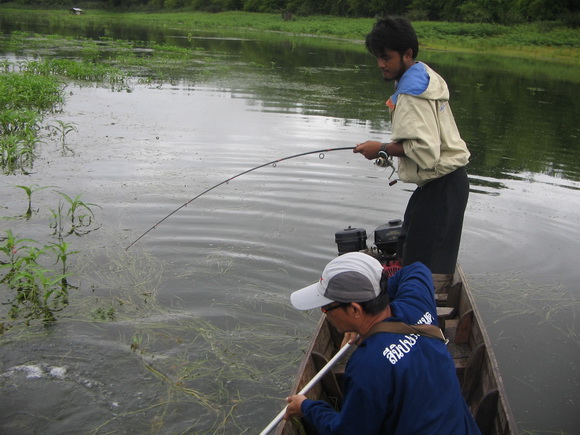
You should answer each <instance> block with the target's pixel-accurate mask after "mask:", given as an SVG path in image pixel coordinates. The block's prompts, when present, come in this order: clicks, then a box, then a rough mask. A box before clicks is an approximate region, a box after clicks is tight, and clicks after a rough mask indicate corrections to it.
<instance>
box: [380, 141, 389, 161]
mask: <svg viewBox="0 0 580 435" xmlns="http://www.w3.org/2000/svg"><path fill="white" fill-rule="evenodd" d="M388 145H389V144H388V143H387V142H384V143H382V144H381V149H380V151H381V152H383V153H385V154H386V155H387V157H390V155H389V152H388V151H387V146H388Z"/></svg>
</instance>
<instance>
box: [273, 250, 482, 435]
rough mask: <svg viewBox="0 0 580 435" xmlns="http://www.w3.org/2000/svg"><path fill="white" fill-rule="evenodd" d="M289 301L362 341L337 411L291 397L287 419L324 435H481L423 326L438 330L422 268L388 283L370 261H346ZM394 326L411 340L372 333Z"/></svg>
mask: <svg viewBox="0 0 580 435" xmlns="http://www.w3.org/2000/svg"><path fill="white" fill-rule="evenodd" d="M291 301H292V305H294V307H295V308H297V309H299V310H310V309H314V308H321V309H322V312H324V313H326V316H327V319H328V321H329V322H330V323H331V324H332V325H334V326H335V327H336V328H337V329H338V331H339V332H342V333H346V332H355V333H357V334H358V335H359V341H358V348H357V349H356V351H355V352H354V353H353V354H352V356H351V357H350V359H349V361H348V364H347V366H346V372H345V376H344V401H343V405H342V409H341V410H340V411H336V410H334V409H333V408H332V407H331V406H330V405H329V404H327V403H326V402H323V401H313V400H309V399H306V397H305V396H303V395H295V396H291V397H288V398H287V401H288V403H289V404H288V408H287V411H286V415H285V416H284V418H285V419H288V418H290V417H293V416H303V417H304V419H306V421H308V422H310V423H312V424H313V425H314V426H315V427H316V429H317V430H318V432H319V433H321V434H365V435H368V434H395V433H396V434H430V435H432V434H454V435H458V434H479V433H480V432H479V429H478V427H477V425H476V423H475V421H474V419H473V417H472V416H471V414H470V412H469V409H468V407H467V405H466V403H465V401H464V399H463V397H462V396H461V391H460V388H459V381H458V379H457V375H456V373H455V368H454V365H453V360H452V358H451V356H450V354H449V352H448V351H447V348H446V347H445V343H444V341H443V339H442V334H440V335H439V337H438V336H437V335H435V334H432V333H431V334H427V333H425V329H429V328H432V329H434V330H435V331H437V332H439V333H440V330H438V328H434V327H433V326H430V327H429V326H427V327H425V326H421V325H431V324H436V322H437V308H436V305H435V299H434V293H433V281H432V278H431V271H430V270H429V269H428V268H427V267H426V266H424V265H423V264H421V263H413V264H411V265H409V266H406V267H404V268H403V269H401V270H400V271H399V272H397V273H396V274H395V275H394V276H392V277H391V278H386V276H385V275H384V274H383V267H382V266H381V264H380V263H379V261H377V260H376V259H375V258H373V257H371V256H369V255H367V254H364V253H360V252H351V253H347V254H343V255H341V256H339V257H337V258H335V259H334V260H332V261H331V262H330V263H329V264H328V265H327V266H326V268H325V269H324V271H323V272H322V277H321V278H320V280H319V281H318V282H317V283H315V284H312V285H310V286H308V287H305V288H303V289H301V290H298V291H295V292H294V293H292V295H291ZM393 322H403V323H404V324H407V325H411V327H409V326H407V325H402V326H404V327H406V328H409V330H410V332H403V333H392V332H387V333H385V332H384V331H378V332H379V333H377V332H376V331H377V328H379V329H380V328H381V327H382V326H383V325H381V324H382V323H389V324H390V325H388V326H390V327H393V326H394V325H395V324H394V323H393ZM397 324H398V325H400V323H397ZM395 326H396V325H395ZM387 329H388V328H387Z"/></svg>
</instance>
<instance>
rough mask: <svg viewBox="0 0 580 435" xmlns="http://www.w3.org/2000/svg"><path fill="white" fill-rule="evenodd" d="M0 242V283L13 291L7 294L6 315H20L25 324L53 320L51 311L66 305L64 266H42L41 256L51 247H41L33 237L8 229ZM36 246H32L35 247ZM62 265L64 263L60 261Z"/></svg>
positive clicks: (14, 317) (15, 316)
mask: <svg viewBox="0 0 580 435" xmlns="http://www.w3.org/2000/svg"><path fill="white" fill-rule="evenodd" d="M5 234H6V237H5V238H4V240H3V242H2V243H1V244H0V253H2V254H3V258H1V259H0V271H2V272H3V274H2V275H1V278H0V284H5V285H6V286H7V287H8V288H9V289H10V290H12V291H13V296H9V297H8V302H7V304H8V305H10V310H9V311H8V315H9V317H10V318H11V319H17V318H24V319H26V321H27V324H29V322H30V321H31V320H34V319H39V318H41V319H42V320H44V321H45V322H52V321H54V320H56V318H55V315H54V314H55V312H57V311H60V310H62V309H63V308H64V307H65V306H66V305H68V284H67V282H66V277H67V276H68V273H66V266H64V267H63V273H59V272H56V271H55V270H54V269H52V268H49V267H45V266H43V265H42V263H41V257H45V256H46V255H45V254H46V253H47V251H48V250H49V249H51V247H47V246H42V247H38V246H39V244H38V242H36V241H35V240H33V239H29V238H20V237H19V236H16V235H14V234H13V233H12V231H11V230H7V231H6V232H5ZM35 245H36V246H35ZM63 264H64V263H63Z"/></svg>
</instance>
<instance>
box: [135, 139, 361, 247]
mask: <svg viewBox="0 0 580 435" xmlns="http://www.w3.org/2000/svg"><path fill="white" fill-rule="evenodd" d="M354 148H355V147H339V148H328V149H324V150H316V151H307V152H305V153H300V154H294V155H292V156H288V157H282V158H281V159H277V160H272V161H271V162H268V163H264V164H262V165H258V166H256V167H253V168H251V169H248V170H246V171H243V172H240V173H239V174H236V175H234V176H233V177H230V178H228V179H227V180H224V181H222V182H220V183H218V184H216V185H215V186H212V187H210V188H209V189H206V190H204V191H203V192H201V193H200V194H199V195H196V196H194V197H193V198H191V199H190V200H189V201H187V202H186V203H184V204H182V205H180V206H179V207H177V208H176V209H175V210H173V211H172V212H171V213H169V214H168V215H167V216H165V217H164V218H163V219H161V220H160V221H159V222H157V223H156V224H155V225H153V226H152V227H151V228H149V229H148V230H147V231H145V232H144V233H143V234H141V235H140V236H139V237H138V238H137V239H135V240H134V241H133V243H131V244H130V245H129V246H127V247H126V248H125V251H127V250H129V248H131V246H133V245H134V244H135V243H137V242H138V241H139V240H141V239H142V238H143V237H145V236H146V235H147V234H149V233H150V232H151V231H153V230H154V229H155V228H157V227H158V226H159V225H160V224H161V223H163V222H164V221H165V220H167V219H169V218H170V217H171V216H173V215H174V214H175V213H177V212H178V211H179V210H181V209H182V208H184V207H187V206H188V205H189V204H191V203H192V202H193V201H195V200H196V199H197V198H199V197H201V196H203V195H205V194H206V193H209V192H211V191H212V190H214V189H215V188H217V187H219V186H221V185H223V184H227V183H229V182H230V181H232V180H235V179H236V178H238V177H241V176H242V175H245V174H248V173H250V172H253V171H255V170H257V169H260V168H264V167H266V166H274V167H276V165H277V164H278V163H280V162H283V161H284V160H290V159H295V158H297V157H302V156H307V155H310V154H319V156H318V157H319V158H320V159H323V158H324V153H329V152H332V151H344V150H352V149H354Z"/></svg>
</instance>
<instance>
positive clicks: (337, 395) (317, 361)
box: [311, 351, 342, 410]
mask: <svg viewBox="0 0 580 435" xmlns="http://www.w3.org/2000/svg"><path fill="white" fill-rule="evenodd" d="M311 357H312V361H313V362H314V366H315V367H316V372H319V371H320V370H322V368H323V367H324V366H325V365H326V364H327V363H328V359H326V357H325V356H324V355H322V354H321V353H318V352H315V351H313V352H312V353H311ZM320 384H321V385H322V390H323V391H324V392H325V393H326V396H327V401H328V402H329V403H331V404H332V405H333V406H334V407H335V408H336V410H339V409H340V407H341V406H342V389H341V388H340V386H339V385H338V381H337V380H336V375H335V374H334V372H333V371H332V370H329V371H328V372H327V373H326V374H325V375H324V376H323V378H322V379H321V380H320Z"/></svg>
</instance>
